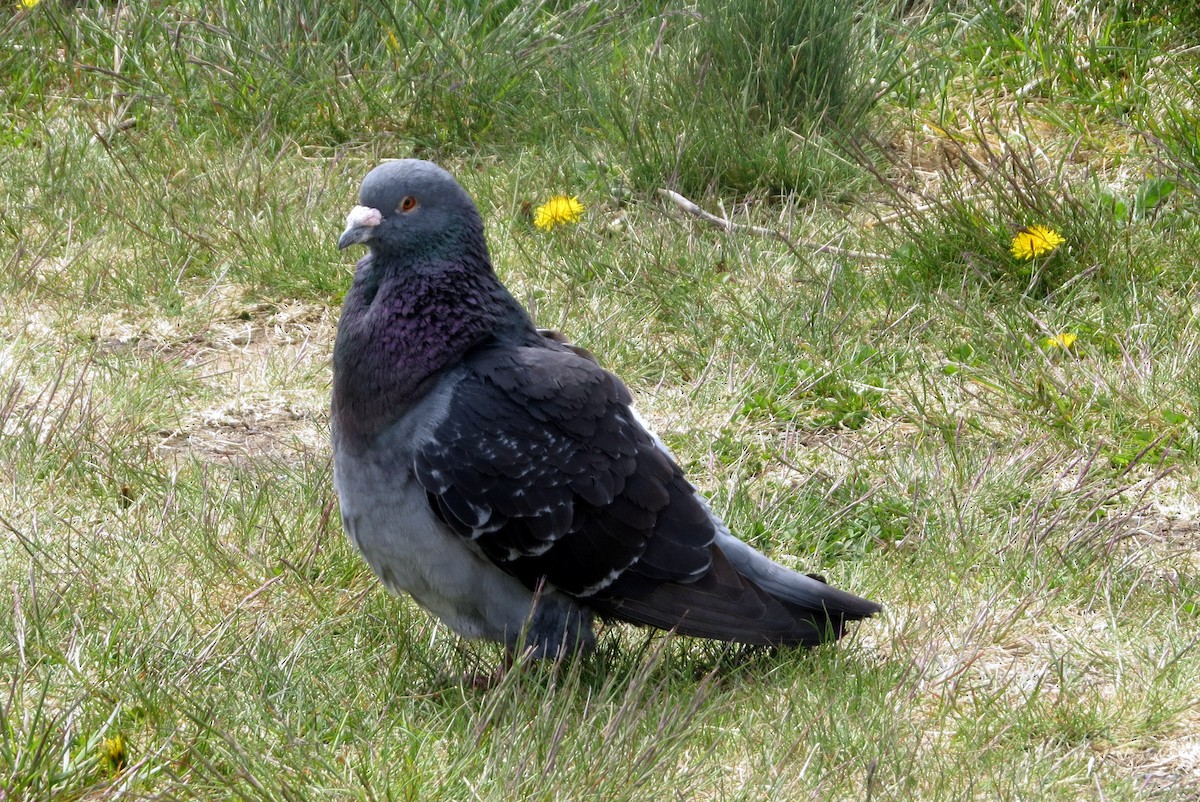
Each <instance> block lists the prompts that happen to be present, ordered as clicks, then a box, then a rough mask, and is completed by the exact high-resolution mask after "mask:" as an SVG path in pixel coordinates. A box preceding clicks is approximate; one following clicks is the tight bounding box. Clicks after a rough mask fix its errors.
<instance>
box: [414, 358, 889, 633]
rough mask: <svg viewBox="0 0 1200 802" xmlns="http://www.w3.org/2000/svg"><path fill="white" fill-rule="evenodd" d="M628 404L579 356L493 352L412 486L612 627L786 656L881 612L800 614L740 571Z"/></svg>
mask: <svg viewBox="0 0 1200 802" xmlns="http://www.w3.org/2000/svg"><path fill="white" fill-rule="evenodd" d="M630 401H631V397H630V395H629V391H628V390H627V389H626V388H625V386H624V385H623V384H622V383H621V382H620V380H619V379H617V377H615V376H614V375H612V374H611V373H609V372H608V371H605V370H604V369H602V368H600V367H599V366H598V365H597V364H596V363H595V362H594V361H592V360H590V359H588V358H586V357H585V356H581V355H580V354H579V353H576V352H574V351H572V350H568V349H566V348H561V347H555V346H548V347H534V346H526V347H516V348H514V347H493V348H485V349H481V350H479V351H477V352H475V353H474V354H472V355H471V356H469V357H468V358H467V359H466V360H465V361H464V364H463V373H462V378H461V380H460V381H459V383H458V384H457V385H456V387H455V390H454V393H453V394H452V396H451V397H450V399H449V401H448V405H447V409H446V415H445V417H444V418H443V420H442V421H441V422H440V423H439V424H438V426H437V427H436V428H435V429H434V430H433V432H432V436H431V437H429V438H428V439H426V440H424V441H423V442H422V443H421V445H420V446H419V448H418V451H417V455H416V458H415V475H416V477H417V480H418V481H419V482H420V484H421V485H422V487H423V488H424V489H425V491H426V492H427V493H428V496H429V502H430V504H431V506H432V507H433V509H434V511H435V512H436V514H437V515H438V517H439V518H440V519H441V520H442V521H443V522H444V523H445V524H446V525H447V526H449V527H450V528H451V529H452V530H453V531H455V532H457V533H458V534H460V535H461V536H463V537H465V538H469V539H470V540H472V541H473V542H474V543H475V544H476V545H477V546H478V548H479V549H480V550H481V551H482V552H483V553H484V554H485V555H487V557H488V558H489V559H491V560H492V561H493V562H494V563H495V564H496V565H497V566H499V567H500V568H502V569H503V570H505V571H507V572H509V573H510V574H512V575H514V576H516V577H517V578H518V579H520V580H521V581H522V582H523V583H525V584H526V585H527V586H528V587H530V588H534V587H537V586H538V584H539V583H541V582H543V581H544V582H548V583H550V584H552V585H553V586H555V587H556V588H558V589H560V590H562V591H563V592H565V593H568V594H570V595H572V596H575V597H577V598H579V599H580V600H582V601H584V602H585V603H586V604H588V605H589V606H591V607H593V608H594V609H596V610H597V611H598V612H601V613H602V614H607V615H610V616H613V617H616V618H621V619H624V620H628V621H632V622H634V623H640V624H649V625H653V626H658V627H662V628H664V629H676V630H678V631H680V632H683V633H685V634H693V635H700V636H703V637H712V638H721V639H724V640H734V641H739V642H746V643H770V644H779V643H813V642H817V641H819V640H823V639H825V638H827V637H836V636H837V635H840V634H841V631H842V621H843V619H850V618H859V617H862V615H866V614H869V613H870V612H873V609H869V610H864V611H863V612H862V613H861V614H854V613H853V611H843V612H842V613H837V612H836V611H833V610H827V609H826V607H828V606H829V605H822V606H820V607H818V608H817V609H812V608H811V607H808V608H801V607H799V606H797V605H796V604H795V603H793V602H790V601H788V600H786V599H780V598H777V595H772V594H771V593H769V592H767V591H766V590H764V589H763V588H761V587H759V585H758V584H756V583H755V582H754V581H753V580H751V579H749V578H747V577H746V576H745V575H744V574H743V573H742V572H739V570H737V569H736V568H735V567H734V564H733V563H731V562H730V559H729V558H727V557H726V556H725V553H724V552H723V551H722V550H721V549H720V548H718V547H717V546H716V545H715V544H716V540H717V538H718V526H717V523H719V522H716V523H715V522H714V519H713V517H712V516H711V514H710V513H709V511H708V508H707V506H706V505H705V504H704V503H703V501H702V500H701V499H700V498H699V497H698V496H697V495H696V491H695V489H694V488H693V487H692V486H691V484H689V483H688V482H687V480H686V479H685V478H684V476H683V474H682V472H681V471H680V469H679V467H678V466H677V465H676V464H675V462H674V460H673V459H672V458H671V457H670V455H669V454H668V453H667V452H666V451H665V450H663V449H662V448H659V447H658V445H656V443H655V440H654V438H653V436H652V435H651V434H650V433H649V432H647V431H646V429H645V428H644V427H643V426H642V425H641V423H640V422H639V421H638V419H637V417H636V415H635V414H634V413H633V412H632V410H631V409H630V407H629V404H630ZM720 528H721V529H722V530H723V527H720ZM746 548H749V547H746ZM763 559H764V560H765V558H763ZM796 576H799V575H796ZM805 579H806V580H807V578H805ZM807 581H809V582H813V583H814V584H820V583H816V582H815V580H807ZM820 586H821V587H828V586H825V585H823V584H821V585H820ZM830 590H832V589H830ZM818 595H819V594H818ZM842 595H844V596H846V597H848V598H850V599H857V598H858V597H855V596H852V595H851V594H842ZM860 601H862V600H860ZM866 604H868V605H869V604H870V603H869V602H867V603H866ZM872 607H873V605H872ZM874 609H877V608H874ZM831 614H833V618H834V619H836V620H831V617H830V616H831Z"/></svg>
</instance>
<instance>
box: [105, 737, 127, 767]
mask: <svg viewBox="0 0 1200 802" xmlns="http://www.w3.org/2000/svg"><path fill="white" fill-rule="evenodd" d="M127 762H128V755H127V753H126V751H125V738H124V737H122V735H121V734H120V733H117V734H116V735H114V736H113V737H111V738H105V739H104V742H103V743H101V744H100V765H101V766H102V767H103V768H104V770H105V771H107V772H108V773H109V774H118V773H120V772H121V770H122V769H124V768H125V765H126V763H127Z"/></svg>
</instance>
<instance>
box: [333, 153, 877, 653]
mask: <svg viewBox="0 0 1200 802" xmlns="http://www.w3.org/2000/svg"><path fill="white" fill-rule="evenodd" d="M337 244H338V248H339V250H341V249H345V248H347V247H349V246H351V245H356V244H361V245H365V246H366V247H367V249H368V252H367V254H366V256H364V257H363V258H362V259H361V260H360V261H359V262H358V264H357V267H356V270H355V275H354V280H353V283H352V285H351V287H350V289H349V291H348V292H347V294H346V296H345V301H344V305H343V308H342V312H341V317H340V319H339V322H338V332H337V339H336V342H335V345H334V352H333V394H332V410H331V412H332V424H331V429H332V439H333V461H334V485H335V487H336V490H337V495H338V499H339V503H340V507H341V517H342V523H343V526H344V528H345V531H346V532H347V534H348V536H349V538H350V540H351V541H352V542H353V544H354V546H355V547H356V548H357V550H358V551H359V552H360V553H361V554H362V556H363V558H364V559H365V561H366V562H367V564H368V565H369V566H370V567H371V569H372V570H373V572H374V573H375V574H376V575H377V576H378V578H379V579H380V581H381V582H382V583H383V584H384V585H385V586H386V587H387V588H388V589H389V590H391V591H393V592H395V593H397V594H405V593H406V594H408V595H410V596H411V597H412V598H413V599H414V600H416V602H417V603H418V604H419V605H420V606H421V607H423V608H425V610H427V611H428V612H429V613H431V614H432V615H433V616H435V617H436V618H438V619H440V620H441V621H442V622H444V623H445V624H446V625H447V626H448V627H449V628H450V629H452V630H453V631H455V632H457V633H458V634H460V635H461V636H463V637H465V638H468V639H483V640H491V641H496V642H499V643H501V644H503V645H504V646H505V647H506V648H507V654H509V655H512V654H515V653H517V652H527V653H530V654H532V655H534V656H535V657H538V658H557V657H560V656H564V655H567V654H570V653H576V652H582V651H586V650H588V649H590V648H592V647H593V646H594V643H595V635H594V630H593V623H594V621H595V619H596V618H597V617H598V618H600V619H601V620H603V621H624V622H629V623H632V624H637V625H642V626H649V627H656V628H659V629H662V630H668V631H671V632H674V633H678V634H682V635H689V636H696V637H701V638H710V639H715V640H720V641H728V642H734V643H741V644H751V645H762V646H770V647H781V646H811V645H815V644H818V643H821V642H825V641H829V640H836V639H837V638H840V637H841V636H842V635H843V634H844V633H845V631H846V626H847V623H848V622H850V621H855V620H859V619H862V618H866V617H868V616H871V615H873V614H875V613H877V612H879V611H880V609H881V607H880V605H878V604H876V603H875V602H872V601H869V600H867V599H864V598H861V597H859V596H856V595H854V594H852V593H848V592H846V591H843V590H838V589H836V588H834V587H832V586H830V585H828V584H827V583H826V582H825V581H824V579H823V578H822V577H820V576H818V575H805V574H801V573H798V572H796V571H793V570H791V569H789V568H785V567H784V566H782V565H779V564H778V563H775V562H773V561H772V560H770V559H769V558H768V557H766V556H765V555H763V554H762V553H760V552H758V551H756V550H755V549H754V548H752V547H751V546H750V545H748V544H747V543H745V542H743V541H741V540H739V539H738V538H737V537H735V536H734V535H733V534H732V533H731V532H730V530H729V528H728V527H727V526H726V525H725V524H724V523H723V522H722V521H721V519H720V518H719V517H717V516H716V515H715V514H714V513H713V511H712V509H711V507H710V506H709V504H708V502H707V501H706V499H705V498H704V497H703V496H702V495H701V494H700V493H699V492H698V491H697V490H696V488H695V487H693V486H692V484H691V483H689V482H688V480H687V478H686V477H685V476H684V474H683V471H682V470H681V469H680V467H679V464H678V462H677V461H676V460H675V458H674V457H673V455H672V454H671V452H670V451H669V450H668V449H667V447H666V446H665V445H664V444H663V442H662V441H661V440H660V439H659V438H658V437H657V436H656V435H654V434H653V433H652V432H651V431H650V430H649V429H648V428H647V426H646V424H645V422H644V421H643V420H642V418H641V417H640V416H639V415H638V413H637V412H636V411H635V410H634V408H633V406H632V401H633V399H632V396H631V394H630V391H629V389H628V388H627V387H626V386H625V384H623V383H622V382H621V380H620V379H619V378H617V377H616V376H615V375H614V374H612V373H610V372H609V371H607V370H605V369H604V368H603V367H601V366H600V365H599V364H598V363H597V361H596V359H595V358H594V357H593V356H592V355H591V354H590V353H589V352H588V351H586V350H584V349H582V348H579V347H577V346H574V345H572V344H571V343H570V342H568V341H567V339H566V338H565V337H563V336H562V335H559V334H557V333H555V332H550V331H546V330H542V329H538V328H537V327H536V326H535V324H534V322H533V320H532V319H531V317H530V315H529V314H528V313H527V312H526V310H525V309H524V308H523V307H522V306H521V304H520V303H518V302H517V300H516V299H515V298H514V297H513V296H512V294H511V293H510V292H509V291H508V289H507V288H505V286H504V285H503V284H502V283H501V282H500V279H499V278H498V277H497V275H496V272H495V270H494V269H493V267H492V263H491V259H490V256H489V253H488V247H487V244H486V242H485V239H484V233H483V221H482V218H481V217H480V214H479V211H478V209H477V208H476V206H475V203H474V202H473V201H472V200H471V198H470V196H469V195H468V194H467V193H466V192H465V191H464V190H463V189H462V187H461V186H459V184H458V182H457V181H455V179H454V178H453V176H451V174H450V173H448V172H447V171H446V170H444V169H442V168H441V167H439V166H437V165H435V164H433V163H431V162H428V161H423V160H419V159H399V160H394V161H386V162H383V163H382V164H380V165H379V166H378V167H376V168H374V169H373V170H371V171H370V173H368V174H367V176H366V178H365V179H364V180H363V183H362V188H361V190H360V193H359V205H357V206H355V207H354V208H353V209H351V211H350V213H349V215H348V216H347V219H346V229H345V231H344V232H343V233H342V235H341V237H340V238H339V239H338V243H337Z"/></svg>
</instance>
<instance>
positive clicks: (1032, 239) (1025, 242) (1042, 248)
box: [1012, 226, 1066, 259]
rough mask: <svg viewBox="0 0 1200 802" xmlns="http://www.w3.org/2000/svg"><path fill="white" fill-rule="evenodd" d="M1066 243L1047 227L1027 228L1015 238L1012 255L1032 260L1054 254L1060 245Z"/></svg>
mask: <svg viewBox="0 0 1200 802" xmlns="http://www.w3.org/2000/svg"><path fill="white" fill-rule="evenodd" d="M1064 242H1066V240H1065V239H1063V238H1062V236H1061V235H1060V234H1059V233H1058V232H1057V231H1055V230H1054V229H1052V228H1046V227H1045V226H1026V227H1025V228H1022V229H1021V230H1020V231H1018V232H1017V233H1016V235H1015V236H1013V240H1012V255H1013V256H1015V257H1017V258H1018V259H1032V258H1034V257H1035V256H1046V255H1047V254H1050V253H1054V251H1055V250H1056V249H1057V248H1058V246H1059V245H1062V244H1063V243H1064Z"/></svg>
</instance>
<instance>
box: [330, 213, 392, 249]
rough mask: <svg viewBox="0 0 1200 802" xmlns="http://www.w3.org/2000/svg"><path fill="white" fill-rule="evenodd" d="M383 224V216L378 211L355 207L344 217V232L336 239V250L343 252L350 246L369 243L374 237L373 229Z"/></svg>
mask: <svg viewBox="0 0 1200 802" xmlns="http://www.w3.org/2000/svg"><path fill="white" fill-rule="evenodd" d="M382 222H383V215H382V214H381V213H380V212H379V210H378V209H372V208H371V207H370V206H355V207H354V208H353V209H351V210H350V214H348V215H346V230H345V231H343V232H342V236H340V237H338V250H339V251H343V250H345V249H346V248H348V247H350V246H351V245H356V244H358V243H362V242H370V240H371V238H372V237H374V236H375V229H377V228H379V224H380V223H382Z"/></svg>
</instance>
